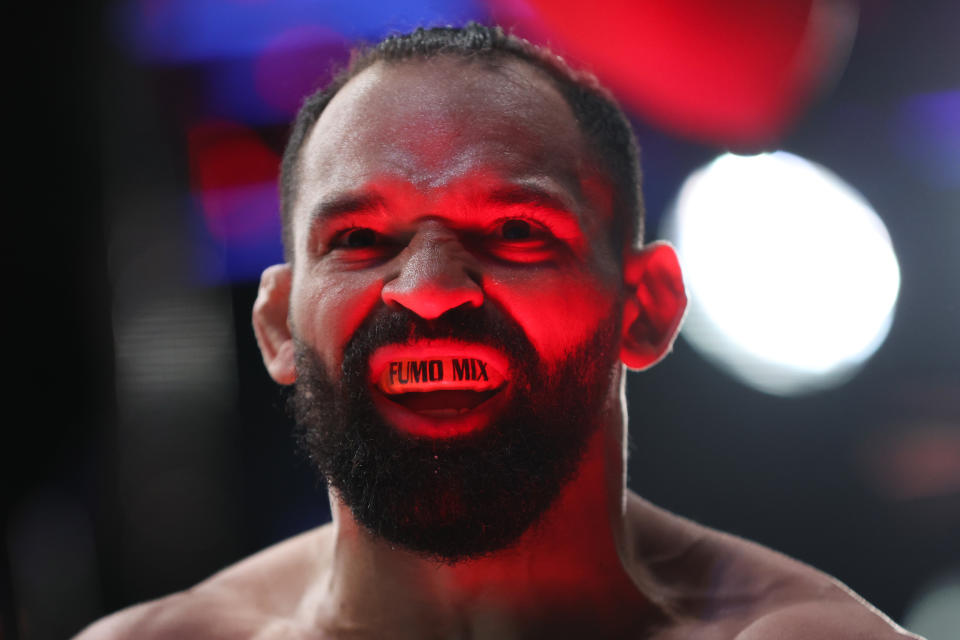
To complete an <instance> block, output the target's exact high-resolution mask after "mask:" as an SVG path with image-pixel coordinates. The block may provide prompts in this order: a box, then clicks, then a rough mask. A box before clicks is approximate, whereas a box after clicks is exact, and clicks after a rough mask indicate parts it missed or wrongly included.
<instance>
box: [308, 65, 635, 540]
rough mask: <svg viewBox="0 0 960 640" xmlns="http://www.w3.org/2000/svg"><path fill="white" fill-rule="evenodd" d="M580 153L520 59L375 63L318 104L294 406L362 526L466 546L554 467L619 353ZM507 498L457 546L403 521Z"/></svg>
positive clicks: (314, 450)
mask: <svg viewBox="0 0 960 640" xmlns="http://www.w3.org/2000/svg"><path fill="white" fill-rule="evenodd" d="M592 167H593V164H592V163H591V162H589V154H588V152H587V150H586V144H585V142H584V140H583V137H582V134H581V132H580V131H579V129H578V128H577V125H576V123H575V121H574V119H573V117H572V114H571V112H570V109H569V107H568V106H567V104H566V103H565V102H564V100H563V98H562V97H561V96H560V94H559V93H558V92H557V91H556V90H555V89H554V88H553V86H552V85H551V84H550V82H549V80H548V79H547V78H545V77H543V76H542V75H541V74H540V72H538V71H536V70H535V69H533V68H532V67H529V66H528V65H525V64H522V63H507V64H505V65H504V67H503V68H501V69H498V70H492V69H487V68H485V67H483V66H482V65H481V64H479V63H472V62H465V61H462V60H451V59H439V60H434V61H430V62H423V61H418V62H411V63H402V64H394V65H390V66H383V65H375V66H374V67H372V68H370V69H368V70H366V71H364V72H362V73H361V74H359V75H358V76H357V77H355V78H354V79H352V80H351V81H350V82H349V83H348V84H347V85H346V86H345V87H344V88H343V89H342V90H341V91H340V92H339V93H338V94H337V95H336V96H335V98H334V99H333V100H332V101H331V103H330V104H329V105H328V107H327V109H326V110H325V111H324V113H323V114H322V116H321V118H320V120H319V121H318V123H317V124H316V126H315V128H314V130H313V131H312V133H311V135H310V137H309V138H308V140H307V143H306V144H305V146H304V148H303V150H302V151H301V173H300V176H299V183H300V189H299V193H298V197H297V200H296V203H295V205H294V210H293V216H292V218H293V225H294V234H293V237H294V242H295V248H294V250H295V255H296V262H295V265H294V267H293V269H294V271H293V284H292V290H291V301H290V318H289V324H290V326H291V328H292V330H293V333H294V335H295V338H296V340H297V377H298V381H297V398H296V404H297V413H298V418H299V420H300V422H301V423H302V424H301V426H302V428H303V429H304V435H303V436H302V439H303V440H304V442H306V443H307V446H308V449H309V450H310V453H311V455H312V456H314V458H315V459H318V463H319V464H320V466H321V469H322V470H323V471H324V473H325V474H326V475H327V476H328V479H329V480H330V481H331V484H332V485H333V486H334V488H335V489H336V490H337V491H338V492H339V493H340V494H341V497H342V498H343V499H344V501H345V502H346V503H347V505H348V506H350V507H351V509H352V510H353V512H354V515H355V516H356V517H357V519H358V520H359V521H361V523H362V524H364V525H365V526H367V528H368V529H370V530H372V531H374V532H375V533H377V534H379V535H382V536H384V537H386V538H388V539H391V540H393V541H395V542H399V543H401V544H406V545H407V546H408V547H411V548H414V549H417V550H420V551H425V552H428V553H435V554H439V555H441V556H443V557H446V558H448V559H452V558H456V557H458V556H460V555H462V554H476V553H483V552H485V551H489V550H492V549H491V548H485V547H484V543H478V542H477V540H495V541H496V542H495V543H494V546H504V545H506V544H509V543H510V542H511V541H512V540H514V539H516V537H517V535H519V534H520V533H522V532H523V530H525V529H526V528H527V527H528V526H529V525H530V524H532V523H533V522H534V521H535V520H536V518H537V517H539V515H540V514H542V513H543V511H544V510H545V509H546V508H547V507H548V506H549V503H550V502H551V501H552V500H553V499H554V498H555V497H556V495H557V494H558V493H559V490H560V488H562V484H563V483H564V482H566V481H567V480H569V477H570V476H571V474H572V470H573V468H574V467H575V466H576V462H577V461H578V460H579V456H580V455H581V453H582V451H583V448H584V443H585V442H586V439H587V438H588V437H589V435H590V434H591V433H592V432H593V430H594V429H595V427H596V415H597V414H598V413H599V412H600V411H601V410H602V408H603V405H604V403H605V402H606V401H607V400H608V399H609V398H610V395H611V391H612V381H613V380H614V375H613V372H614V370H615V369H616V367H618V364H617V353H618V348H617V347H618V340H619V330H620V327H619V320H620V313H621V304H622V296H623V284H622V277H621V270H620V267H619V265H618V262H617V260H616V257H615V253H614V251H613V248H612V247H611V246H610V245H609V234H608V228H609V227H608V225H609V224H610V222H611V217H612V212H611V204H610V202H611V196H610V194H611V192H612V191H611V188H610V186H609V184H608V183H607V181H606V180H605V178H604V177H603V176H602V175H601V174H600V173H598V172H597V171H595V170H594V169H593V168H592ZM338 452H340V453H339V454H338ZM344 452H348V453H349V454H350V455H349V456H347V457H345V456H344V455H343V454H344ZM364 455H367V457H365V458H364V457H363V456H364ZM335 458H336V459H338V460H339V462H337V461H336V460H334V459H335ZM530 476H537V477H536V478H531V477H530ZM356 485H363V486H359V487H358V486H356ZM387 485H389V486H387ZM378 487H380V488H379V489H378ZM377 491H380V493H377ZM518 494H519V496H518ZM511 495H513V496H514V497H516V500H515V502H517V504H512V503H506V502H504V501H505V500H509V499H510V497H511ZM388 496H389V497H388ZM531 500H533V501H534V502H537V504H535V505H530V504H529V503H530V501H531ZM355 503H361V504H355ZM371 503H376V504H378V505H379V506H378V507H377V508H376V509H375V511H376V512H375V513H366V514H364V513H361V512H362V511H363V508H364V505H366V506H367V507H369V505H370V504H371ZM475 505H476V508H474V507H475ZM483 505H486V506H485V507H483ZM391 508H392V511H391ZM484 509H485V510H484ZM514 511H515V512H518V513H522V514H524V515H522V519H524V522H521V523H519V524H517V523H515V522H514V523H503V526H502V527H501V529H503V530H504V531H505V532H504V531H502V532H501V533H500V534H497V535H494V534H491V535H487V536H479V537H478V536H475V535H473V536H472V537H471V535H472V534H470V535H467V537H471V540H473V542H471V543H470V544H465V545H460V546H458V545H457V544H453V545H444V543H443V540H437V539H436V536H434V537H433V538H430V539H424V538H423V537H422V535H421V534H423V533H424V531H425V530H427V529H431V528H432V529H433V530H434V531H436V530H444V527H445V526H447V525H450V527H452V528H449V530H446V531H447V532H446V533H444V534H443V536H441V537H442V538H444V539H447V538H451V537H456V536H457V535H461V534H463V531H462V530H463V529H464V527H465V528H466V529H467V530H469V531H472V532H476V531H483V530H485V529H490V528H496V527H498V526H500V523H497V522H495V521H496V520H497V514H498V513H501V514H502V513H511V512H514ZM386 512H389V513H388V515H387V517H386V518H384V513H386ZM418 513H419V514H420V515H417V514H418ZM518 517H520V516H518ZM451 518H453V519H455V520H457V522H456V523H452V522H448V520H450V519H451ZM471 518H472V520H471ZM444 519H446V520H444ZM400 521H403V522H400ZM454 525H456V526H454ZM460 525H463V526H460ZM457 527H460V528H459V529H458V528H457ZM464 535H466V534H464ZM417 536H421V537H419V538H418V537H417ZM439 546H444V548H443V549H438V547H439ZM488 546H489V545H488Z"/></svg>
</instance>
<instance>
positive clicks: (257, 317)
mask: <svg viewBox="0 0 960 640" xmlns="http://www.w3.org/2000/svg"><path fill="white" fill-rule="evenodd" d="M302 160H303V163H302V173H301V180H300V190H299V193H298V197H297V202H296V203H295V208H294V221H293V223H294V241H295V247H294V252H295V261H294V263H293V264H287V265H277V266H274V267H271V268H270V269H268V270H267V271H266V272H265V273H264V276H263V280H262V286H261V291H260V296H259V298H258V300H257V303H256V305H255V309H254V325H255V329H256V331H257V337H258V341H259V344H260V347H261V350H262V352H263V355H264V361H265V363H266V366H267V369H268V371H269V372H270V374H271V375H272V376H273V378H274V379H275V380H276V381H277V382H280V383H282V384H291V383H293V382H294V381H295V379H296V375H297V372H296V366H295V362H294V356H293V353H294V347H293V338H294V335H296V337H297V338H299V339H300V340H301V341H302V342H303V343H305V344H307V345H309V346H310V347H311V348H313V349H314V350H315V352H316V353H317V355H318V358H319V360H320V361H321V363H322V364H323V365H324V366H326V367H327V369H328V371H330V372H336V371H338V370H339V365H340V362H341V360H342V357H343V351H344V346H345V345H346V344H347V342H348V340H349V339H350V336H351V335H352V334H353V333H354V332H355V331H356V330H357V328H358V327H359V326H360V325H361V323H362V322H363V321H364V318H366V317H367V316H368V315H369V314H370V313H371V312H372V311H374V310H376V309H379V308H382V307H383V306H386V307H387V308H390V309H398V308H400V307H403V308H405V309H407V310H409V311H410V312H413V313H415V314H417V315H419V316H420V317H422V318H424V319H425V320H430V319H434V318H437V317H439V316H440V315H442V314H443V313H445V312H446V311H448V310H450V309H453V308H456V307H458V306H461V305H471V306H476V307H480V306H481V305H493V306H494V308H496V309H497V310H498V312H499V313H503V314H505V315H506V316H508V317H509V318H510V319H511V320H512V321H513V322H515V323H516V324H517V325H519V326H520V327H521V328H522V329H523V331H524V333H525V334H526V336H527V337H528V338H529V340H530V342H531V344H532V345H533V346H534V347H535V348H536V350H537V353H538V354H539V355H540V357H541V359H542V361H543V362H544V363H545V366H550V364H551V363H554V362H558V361H559V360H560V359H561V358H562V357H563V355H564V354H565V353H567V352H568V351H570V350H571V349H573V348H575V347H576V346H577V345H578V344H582V343H584V342H585V341H587V340H588V339H589V338H590V337H591V336H592V335H593V334H594V332H595V330H596V329H597V327H599V326H601V325H602V324H603V322H604V320H606V319H609V318H611V317H615V318H621V319H622V327H623V328H622V335H619V336H617V338H616V339H617V340H618V344H617V345H616V346H617V347H618V350H619V355H620V362H611V363H609V367H608V371H609V373H610V384H609V389H608V393H607V395H606V401H605V403H604V406H603V408H602V410H601V412H600V415H598V416H597V420H598V425H599V428H598V429H597V430H596V431H595V433H594V435H593V436H592V437H591V438H590V441H589V443H588V445H587V450H586V453H585V455H584V459H583V461H582V462H581V464H580V467H579V468H578V470H577V471H576V473H575V475H574V477H573V478H572V479H571V481H570V482H569V484H568V485H567V486H566V487H565V488H564V489H563V491H562V493H561V494H560V496H559V498H558V499H557V500H556V502H555V503H554V504H553V506H552V507H551V508H550V509H549V510H548V512H547V514H546V515H545V516H544V518H543V520H542V521H541V522H540V523H539V524H538V526H536V527H535V528H533V529H530V530H528V531H527V532H526V533H525V534H524V535H523V537H522V538H521V539H520V540H519V541H518V542H517V544H516V545H514V546H512V547H511V548H509V549H506V550H503V551H499V552H495V553H492V554H490V555H489V556H484V557H482V558H478V559H471V560H466V561H462V562H457V563H453V564H442V563H437V562H435V561H432V560H428V559H426V558H424V557H421V556H418V555H416V554H413V553H411V552H408V551H406V550H404V549H401V548H396V547H393V546H391V545H389V544H387V543H385V542H384V541H383V540H381V539H378V538H377V537H375V536H374V535H372V534H370V533H369V532H367V531H366V530H364V529H362V528H361V527H359V526H358V525H357V523H356V522H355V521H354V520H353V518H352V515H351V512H350V510H349V508H347V507H346V506H345V505H343V504H342V503H341V502H340V500H339V498H338V496H337V494H336V492H331V495H330V500H331V506H332V511H333V516H334V517H333V522H332V523H330V524H328V525H325V526H323V527H320V528H318V529H315V530H312V531H309V532H307V533H304V534H302V535H300V536H298V537H296V538H292V539H290V540H288V541H285V542H283V543H281V544H278V545H276V546H274V547H271V548H269V549H267V550H265V551H263V552H261V553H259V554H257V555H255V556H253V557H251V558H248V559H246V560H243V561H242V562H240V563H238V564H236V565H234V566H232V567H230V568H228V569H225V570H224V571H222V572H220V573H218V574H217V575H215V576H213V577H211V578H210V579H208V580H207V581H205V582H203V583H201V584H200V585H197V586H196V587H194V588H192V589H189V590H187V591H184V592H182V593H179V594H175V595H172V596H169V597H167V598H163V599H161V600H157V601H154V602H150V603H146V604H143V605H139V606H137V607H133V608H131V609H128V610H125V611H122V612H120V613H118V614H115V615H113V616H111V617H109V618H106V619H104V620H102V621H100V622H99V623H97V624H95V625H93V626H92V627H90V628H89V629H87V630H86V631H85V632H84V633H83V634H81V636H80V638H81V639H82V640H99V639H103V638H137V639H150V638H258V639H262V640H267V639H274V638H278V639H279V638H302V639H307V638H351V639H357V638H393V639H402V638H417V639H422V638H438V639H440V638H463V639H466V638H471V639H478V640H479V639H484V638H490V639H498V640H499V639H515V638H516V639H519V638H568V637H569V638H581V637H591V638H638V639H639V638H646V639H650V638H655V639H659V640H667V639H676V640H681V639H682V640H696V639H703V640H707V639H711V640H712V639H735V640H773V639H777V640H824V639H829V638H838V639H840V638H865V639H866V638H870V639H875V640H885V639H891V640H892V639H894V638H916V636H913V635H911V634H908V633H906V632H905V631H903V630H902V629H899V628H898V627H896V625H894V624H893V623H892V622H891V621H890V620H889V619H887V618H885V617H884V616H883V615H882V614H880V613H879V612H877V611H876V610H875V609H873V608H872V607H870V606H869V605H867V604H866V603H865V602H864V601H863V600H862V599H860V598H859V597H857V596H856V595H855V594H853V593H852V592H851V591H850V590H849V589H847V588H846V587H844V586H843V585H841V584H839V583H838V582H837V581H835V580H834V579H832V578H830V577H829V576H826V575H824V574H822V573H820V572H818V571H816V570H814V569H812V568H810V567H808V566H806V565H803V564H801V563H799V562H797V561H794V560H791V559H789V558H787V557H785V556H783V555H780V554H778V553H775V552H773V551H770V550H768V549H765V548H763V547H760V546H759V545H756V544H753V543H750V542H747V541H744V540H741V539H738V538H735V537H733V536H729V535H726V534H723V533H720V532H717V531H714V530H711V529H708V528H706V527H703V526H700V525H698V524H695V523H693V522H691V521H689V520H685V519H683V518H680V517H677V516H675V515H672V514H670V513H668V512H666V511H664V510H662V509H659V508H658V507H655V506H654V505H652V504H650V503H648V502H646V501H645V500H643V499H641V498H639V497H637V496H636V495H634V494H633V493H631V492H629V491H627V489H626V483H625V464H624V458H625V446H624V445H625V437H626V426H625V425H626V406H625V404H626V402H625V395H624V378H625V370H626V369H625V366H624V365H626V366H629V367H631V368H634V369H644V368H647V367H649V366H652V365H653V364H655V363H656V362H657V361H658V360H659V359H660V358H662V357H663V356H664V355H665V354H666V353H667V351H668V350H669V348H670V345H671V343H672V340H673V338H674V336H675V334H676V331H677V328H678V326H679V323H680V320H681V318H682V315H683V311H684V307H685V298H684V294H683V289H682V280H681V279H680V276H679V269H678V267H677V265H676V258H675V256H674V254H673V252H672V249H670V248H669V247H668V246H666V245H662V244H654V245H649V246H647V247H645V248H643V249H640V250H637V249H632V248H631V249H628V250H627V252H626V256H625V257H624V259H623V261H622V263H621V262H619V261H618V259H617V257H616V252H615V251H614V250H613V248H612V247H611V246H610V244H609V240H608V237H609V234H608V233H607V225H608V224H609V222H610V219H611V216H612V213H611V211H610V207H611V198H610V193H609V185H608V183H607V182H606V181H605V179H604V177H603V175H602V173H600V172H599V171H598V170H597V169H596V163H594V162H593V161H592V156H591V154H590V152H589V150H588V149H587V147H586V145H585V142H584V140H583V138H582V135H581V132H580V130H579V129H578V127H577V124H576V123H575V121H574V119H573V117H572V114H571V111H570V109H569V107H568V106H567V104H566V103H565V102H564V101H563V99H562V97H561V96H560V95H559V93H558V92H557V91H556V89H555V88H554V87H553V86H552V85H551V83H550V81H549V80H548V79H547V78H546V77H545V76H544V75H542V73H541V72H539V71H538V70H536V69H534V68H532V67H529V66H527V65H525V64H523V63H520V62H507V63H504V65H503V68H501V69H491V68H487V67H485V66H482V65H480V64H476V63H470V62H465V61H462V60H450V59H444V58H441V59H437V60H433V61H429V62H424V61H412V62H404V63H395V64H391V65H389V66H387V65H383V64H382V63H378V64H376V65H374V66H373V67H371V68H369V69H367V70H366V71H364V72H362V73H361V74H359V75H358V76H357V77H355V78H354V79H352V80H351V81H350V82H349V83H348V84H347V85H346V86H345V87H344V88H343V89H342V90H341V91H340V92H339V93H338V94H337V96H336V97H335V98H334V99H333V101H332V102H331V103H330V105H329V106H328V108H327V110H326V111H325V112H324V113H323V115H322V116H321V118H320V120H319V122H318V123H317V125H316V127H315V128H314V130H313V132H312V133H311V135H310V137H309V139H308V141H307V143H306V145H305V147H304V149H303V151H302ZM517 221H520V222H517ZM518 225H519V226H518ZM430 348H431V345H427V344H421V345H412V346H410V347H409V348H407V347H404V348H403V349H400V350H398V351H395V352H392V353H388V352H384V353H383V354H379V355H375V356H374V357H373V358H372V359H371V360H372V361H373V362H372V363H371V367H370V369H371V370H370V372H369V380H370V385H371V388H373V389H374V390H375V391H376V393H380V394H382V395H383V396H384V397H383V398H381V399H382V401H383V402H384V403H392V404H390V405H386V404H385V405H384V406H391V407H393V408H391V409H390V412H388V413H386V414H385V416H386V419H387V420H388V422H391V424H396V425H397V428H401V427H400V426H399V425H400V423H401V422H403V423H404V424H406V425H408V427H409V428H410V429H412V430H414V431H416V430H418V429H419V430H421V431H423V432H424V433H430V430H431V429H434V426H432V425H436V424H441V425H447V426H452V427H457V426H463V425H467V426H468V427H469V429H483V428H484V427H485V425H486V424H487V423H488V422H489V420H490V419H491V417H490V416H488V415H487V413H485V412H484V410H483V409H482V408H477V409H469V408H468V409H469V410H467V411H465V412H462V413H461V412H459V411H458V412H454V413H451V414H450V415H447V414H442V415H441V416H440V417H439V418H437V417H435V416H434V417H430V416H428V415H422V414H421V413H420V412H419V410H418V409H416V408H414V409H410V408H408V407H404V406H401V405H398V404H397V403H395V402H394V401H393V399H391V398H390V397H389V396H391V395H392V394H395V393H397V392H400V391H401V390H405V389H406V385H409V384H411V383H410V382H409V380H410V378H411V376H413V375H414V374H413V373H412V369H411V363H417V364H416V367H417V374H416V375H417V376H418V377H419V380H418V381H416V382H415V383H414V384H415V385H420V389H419V391H420V392H434V393H436V392H438V391H441V390H442V388H443V387H444V385H447V384H464V385H467V383H469V385H476V388H474V389H473V390H474V391H479V390H481V389H480V387H481V385H487V384H489V385H496V388H500V387H503V388H505V389H509V385H510V384H511V377H510V372H509V370H507V368H506V367H505V366H504V364H503V363H502V362H500V363H498V362H496V358H497V354H495V353H488V354H479V352H475V353H472V354H471V353H468V352H466V351H465V350H468V349H471V348H474V346H471V345H463V346H462V348H461V347H457V348H456V349H454V348H453V347H452V346H451V345H442V346H440V347H438V348H437V349H435V350H434V351H433V352H432V353H428V351H429V349H430ZM404 349H406V350H404ZM387 351H389V350H387ZM616 352H617V351H616V350H615V351H614V353H616ZM464 358H465V359H467V361H468V362H467V364H469V365H470V380H469V381H467V380H466V374H465V371H466V368H465V366H466V365H464V361H463V360H462V359H464ZM470 358H476V359H478V360H480V361H483V362H484V363H485V364H486V378H487V379H483V375H482V374H481V373H480V372H479V371H478V370H477V367H474V366H473V363H472V362H469V359H470ZM455 359H456V360H459V361H460V368H461V371H460V375H461V376H462V377H463V378H464V379H463V380H459V379H457V380H455V379H454V372H453V362H454V360H455ZM434 360H435V361H438V362H442V367H443V373H442V374H441V373H440V371H439V368H440V365H433V367H434V369H433V373H434V375H433V377H431V369H430V367H431V365H430V362H432V361H434ZM420 362H426V365H425V371H426V378H427V379H426V380H424V368H423V365H421V364H420ZM401 378H403V379H406V380H407V382H402V381H401ZM471 388H472V387H471ZM469 390H470V389H468V391H469ZM435 397H439V396H435ZM393 405H397V406H395V407H394V406H393ZM483 406H484V405H479V407H483ZM403 428H407V427H403ZM436 431H437V432H441V433H445V434H446V433H452V434H458V433H460V431H459V430H458V429H456V428H450V429H447V428H443V429H437V430H436ZM490 472H491V473H496V469H491V470H490Z"/></svg>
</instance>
